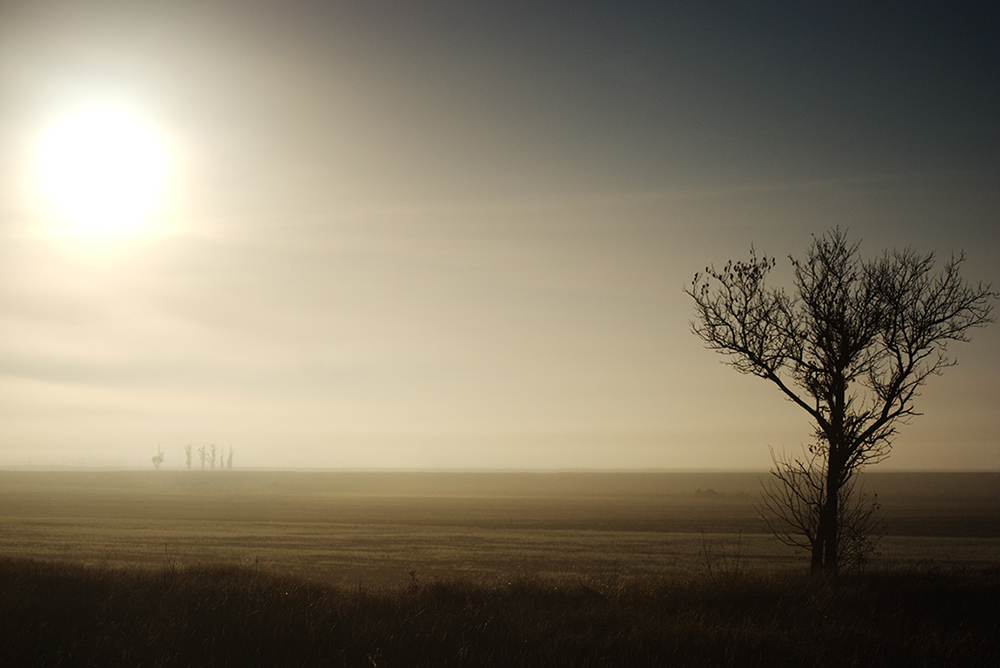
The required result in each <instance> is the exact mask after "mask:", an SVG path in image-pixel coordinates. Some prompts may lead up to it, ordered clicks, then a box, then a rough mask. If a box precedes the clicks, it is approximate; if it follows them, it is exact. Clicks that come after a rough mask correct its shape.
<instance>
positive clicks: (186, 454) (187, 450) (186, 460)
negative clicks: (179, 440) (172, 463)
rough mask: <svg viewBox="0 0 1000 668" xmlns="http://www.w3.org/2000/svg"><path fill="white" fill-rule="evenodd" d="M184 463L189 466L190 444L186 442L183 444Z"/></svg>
mask: <svg viewBox="0 0 1000 668" xmlns="http://www.w3.org/2000/svg"><path fill="white" fill-rule="evenodd" d="M184 464H185V465H186V466H187V467H188V469H190V468H191V444H190V443H188V444H187V445H185V446H184Z"/></svg>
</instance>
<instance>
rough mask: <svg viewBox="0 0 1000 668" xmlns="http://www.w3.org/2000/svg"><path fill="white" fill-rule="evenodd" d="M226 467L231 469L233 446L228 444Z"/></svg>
mask: <svg viewBox="0 0 1000 668" xmlns="http://www.w3.org/2000/svg"><path fill="white" fill-rule="evenodd" d="M226 468H227V469H228V470H230V471H232V470H233V446H231V445H230V446H229V456H228V457H227V458H226Z"/></svg>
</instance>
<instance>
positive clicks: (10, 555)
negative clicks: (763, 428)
mask: <svg viewBox="0 0 1000 668" xmlns="http://www.w3.org/2000/svg"><path fill="white" fill-rule="evenodd" d="M998 483H1000V476H997V475H995V474H882V475H871V476H869V477H868V479H867V480H866V485H867V487H868V489H870V490H872V491H876V492H877V493H878V494H879V499H880V500H881V501H882V503H883V507H884V515H885V521H886V525H887V536H886V538H885V539H884V541H883V543H882V551H883V556H882V557H880V558H879V559H878V560H877V561H876V563H875V567H874V568H872V569H870V570H869V571H868V572H866V573H864V574H847V575H845V576H844V577H841V578H837V579H832V580H831V579H824V578H812V577H809V576H808V575H807V574H806V561H805V559H804V557H803V556H802V555H798V554H796V553H795V552H794V551H792V550H789V549H788V548H786V547H784V546H782V545H781V544H780V543H778V542H777V541H775V540H774V539H773V538H772V537H771V536H769V535H768V534H766V533H764V532H763V531H762V526H761V522H760V520H759V518H758V517H757V515H756V512H755V511H754V508H753V499H754V496H755V494H756V490H757V489H758V485H759V482H758V476H757V475H755V474H748V473H738V474H737V473H734V474H722V473H715V474H692V473H688V474H680V473H662V474H661V473H649V474H638V473H635V474H626V473H603V474H599V473H562V474H542V473H465V474H459V473H293V472H231V471H225V472H222V471H216V472H202V471H191V472H188V471H159V472H152V471H149V472H39V471H35V472H30V471H6V472H0V532H2V533H0V535H2V543H0V666H7V665H9V666H24V665H35V666H138V665H148V666H191V665H206V666H208V665H217V666H227V665H228V666H232V665H239V666H276V665H282V666H319V665H323V666H366V667H367V666H504V667H509V666H536V665H547V666H659V665H672V666H768V667H781V666H811V667H814V668H815V667H817V666H820V667H827V666H828V667H830V668H832V667H834V666H855V667H860V666H896V665H906V666H911V667H915V666H927V667H930V666H953V665H954V666H958V665H961V666H996V665H1000V634H998V633H997V629H998V628H1000V613H998V612H997V607H996V601H997V600H1000V484H998Z"/></svg>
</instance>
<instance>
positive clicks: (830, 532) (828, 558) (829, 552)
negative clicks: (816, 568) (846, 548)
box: [821, 476, 840, 574]
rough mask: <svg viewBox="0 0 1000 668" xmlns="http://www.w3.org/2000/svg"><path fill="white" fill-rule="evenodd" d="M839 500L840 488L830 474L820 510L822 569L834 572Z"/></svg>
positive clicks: (835, 570) (836, 558) (837, 557)
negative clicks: (822, 534)
mask: <svg viewBox="0 0 1000 668" xmlns="http://www.w3.org/2000/svg"><path fill="white" fill-rule="evenodd" d="M839 501H840V488H839V486H838V485H837V481H836V478H834V477H833V476H830V477H829V478H828V479H827V484H826V503H825V504H824V505H823V511H822V514H823V515H824V516H825V519H826V521H825V522H822V523H821V524H822V525H823V528H824V529H825V535H824V536H823V570H824V571H826V572H827V573H834V574H836V572H837V566H838V565H839V564H838V561H839V556H840V555H839V554H838V551H839V549H838V548H839V545H838V544H837V543H838V541H837V534H839V533H840V527H839V526H838V521H839V519H840V512H839V510H840V508H839Z"/></svg>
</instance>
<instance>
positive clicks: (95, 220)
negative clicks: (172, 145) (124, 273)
mask: <svg viewBox="0 0 1000 668" xmlns="http://www.w3.org/2000/svg"><path fill="white" fill-rule="evenodd" d="M38 157H39V160H38V176H39V185H40V188H41V192H42V195H43V197H44V199H45V201H46V202H47V204H48V206H49V207H50V208H51V209H52V211H53V213H54V215H55V218H56V219H57V220H58V223H57V227H58V231H59V232H60V233H62V234H64V235H71V236H82V237H116V236H122V235H127V234H132V233H136V232H139V231H141V229H142V227H143V224H144V223H145V222H147V220H148V219H149V217H150V215H151V214H152V213H153V209H154V208H155V205H156V203H157V200H158V198H159V197H160V195H161V193H162V189H163V181H164V178H165V173H166V167H167V152H166V150H165V145H164V142H163V140H162V139H161V137H160V136H159V135H158V133H157V132H156V131H155V129H154V128H153V127H152V126H151V125H150V124H148V123H146V122H145V121H143V119H142V118H141V117H139V116H137V115H135V114H133V113H131V112H129V111H128V110H125V109H122V108H118V107H114V106H108V105H104V106H91V107H87V108H85V109H81V110H78V111H76V112H75V113H72V114H70V115H68V116H65V117H63V118H61V119H60V120H59V121H57V122H56V123H54V124H53V125H52V126H51V127H50V128H49V130H48V132H47V133H46V134H45V135H44V137H43V139H42V142H41V145H40V150H39V155H38Z"/></svg>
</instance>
